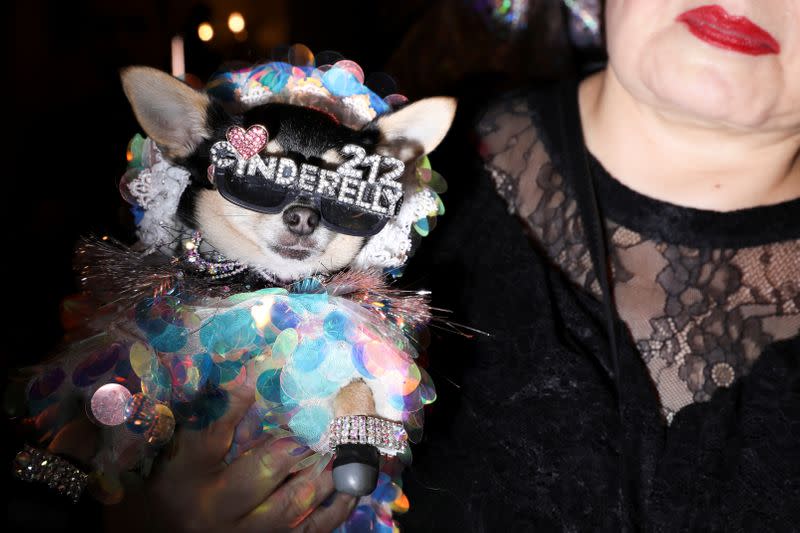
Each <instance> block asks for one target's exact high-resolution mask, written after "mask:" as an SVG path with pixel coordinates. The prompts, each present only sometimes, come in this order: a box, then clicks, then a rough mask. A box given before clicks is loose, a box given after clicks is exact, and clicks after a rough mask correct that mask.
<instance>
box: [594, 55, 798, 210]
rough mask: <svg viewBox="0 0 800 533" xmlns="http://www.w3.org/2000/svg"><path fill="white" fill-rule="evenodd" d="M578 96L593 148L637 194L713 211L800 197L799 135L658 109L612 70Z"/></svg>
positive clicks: (605, 165) (602, 161) (608, 168)
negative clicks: (716, 122)
mask: <svg viewBox="0 0 800 533" xmlns="http://www.w3.org/2000/svg"><path fill="white" fill-rule="evenodd" d="M578 94H579V104H580V114H581V122H582V124H583V130H584V135H585V138H586V145H587V147H588V148H589V151H590V152H591V153H592V154H593V155H594V156H595V157H596V158H597V159H598V160H599V161H600V162H601V163H602V164H603V166H604V167H605V168H606V170H608V172H609V173H610V174H611V175H612V176H614V177H615V178H616V179H617V180H619V181H620V182H622V183H623V184H625V185H626V186H628V187H630V188H631V189H634V190H635V191H637V192H640V193H642V194H644V195H646V196H650V197H652V198H656V199H658V200H662V201H665V202H669V203H673V204H677V205H682V206H687V207H694V208H698V209H708V210H713V211H732V210H736V209H745V208H748V207H755V206H759V205H772V204H776V203H780V202H784V201H788V200H792V199H795V198H798V197H800V132H786V131H768V132H757V131H744V130H737V129H735V128H733V127H725V126H714V125H709V124H704V123H699V122H695V121H692V120H690V119H688V118H687V117H681V116H677V115H675V114H671V113H670V112H668V111H664V110H659V109H655V108H653V107H652V106H650V105H647V104H644V103H642V102H640V101H638V100H636V99H635V98H634V97H633V96H632V95H631V94H630V93H628V92H627V91H626V90H625V89H624V88H623V87H622V86H621V85H620V83H619V82H618V80H617V79H616V76H614V74H613V72H612V70H611V69H606V70H605V71H602V72H600V73H597V74H595V75H593V76H591V77H589V78H587V79H586V80H584V81H583V82H582V83H581V86H580V88H579V93H578Z"/></svg>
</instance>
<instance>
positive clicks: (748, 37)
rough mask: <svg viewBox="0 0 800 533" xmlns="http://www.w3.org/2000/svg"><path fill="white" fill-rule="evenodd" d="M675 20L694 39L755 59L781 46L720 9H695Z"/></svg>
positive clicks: (754, 25) (745, 21) (760, 30)
mask: <svg viewBox="0 0 800 533" xmlns="http://www.w3.org/2000/svg"><path fill="white" fill-rule="evenodd" d="M676 20H677V21H678V22H685V23H686V25H687V26H688V27H689V31H691V32H692V33H693V34H694V35H695V37H697V38H699V39H702V40H703V41H705V42H707V43H709V44H711V45H714V46H717V47H719V48H725V49H726V50H733V51H735V52H741V53H743V54H750V55H754V56H760V55H764V54H778V53H780V51H781V45H780V44H779V43H778V41H776V40H775V38H774V37H773V36H772V35H770V34H769V33H768V32H767V31H766V30H764V29H763V28H760V27H759V26H757V25H756V24H754V23H753V22H751V21H750V20H749V19H748V18H747V17H734V16H732V15H729V14H728V12H727V11H725V10H724V9H723V8H722V7H720V6H702V7H698V8H696V9H692V10H689V11H687V12H685V13H683V14H681V15H679V16H678V18H677V19H676Z"/></svg>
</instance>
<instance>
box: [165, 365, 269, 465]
mask: <svg viewBox="0 0 800 533" xmlns="http://www.w3.org/2000/svg"><path fill="white" fill-rule="evenodd" d="M251 363H252V362H251ZM244 371H245V372H246V374H245V382H244V383H243V384H241V385H239V386H236V387H233V388H232V389H231V390H227V391H218V394H219V396H217V397H216V398H214V399H213V400H212V402H213V403H214V407H213V409H209V410H210V411H214V412H216V411H219V412H222V415H221V416H220V417H219V418H217V419H216V420H214V421H212V422H211V423H209V424H208V425H207V426H205V427H202V428H199V429H193V428H187V427H183V428H180V429H179V430H178V432H177V433H176V438H177V450H176V454H175V461H176V462H179V463H181V464H184V465H186V466H188V467H189V468H191V469H193V470H196V469H207V470H208V469H215V468H217V467H218V466H219V465H220V463H221V462H222V460H223V459H224V457H225V455H226V454H227V453H228V449H229V448H230V446H231V442H232V441H233V432H234V430H235V429H236V425H237V424H238V423H239V422H240V421H241V420H242V418H243V417H244V415H245V413H247V410H248V409H249V408H250V406H251V405H253V403H254V402H255V371H254V368H253V364H248V365H247V367H246V368H245V370H244Z"/></svg>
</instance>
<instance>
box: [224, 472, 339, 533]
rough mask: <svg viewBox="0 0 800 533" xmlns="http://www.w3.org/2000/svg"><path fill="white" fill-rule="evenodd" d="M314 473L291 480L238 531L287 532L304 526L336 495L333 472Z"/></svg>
mask: <svg viewBox="0 0 800 533" xmlns="http://www.w3.org/2000/svg"><path fill="white" fill-rule="evenodd" d="M313 470H314V469H313V468H309V469H307V470H304V471H302V472H300V473H299V474H297V475H295V476H294V477H292V478H290V479H289V480H287V481H286V482H285V483H284V484H283V485H281V487H280V488H279V489H278V490H276V491H275V492H274V493H273V494H271V495H270V496H269V497H267V498H266V499H265V500H264V501H263V502H262V503H261V504H260V505H258V506H257V507H256V508H255V509H253V511H252V512H250V513H249V514H248V515H247V516H245V517H244V518H242V519H241V520H240V521H239V524H238V527H237V531H242V532H244V533H250V532H252V533H256V532H262V531H286V530H290V529H292V528H293V527H295V526H298V525H299V524H301V523H302V521H303V520H304V519H306V518H307V517H308V516H310V515H311V514H312V513H313V511H314V509H315V508H316V507H317V506H318V505H319V504H320V503H322V502H323V501H325V499H326V498H328V497H329V496H330V495H331V494H333V491H334V488H333V477H332V475H331V471H330V470H328V469H326V470H324V471H323V472H322V473H316V472H314V471H313Z"/></svg>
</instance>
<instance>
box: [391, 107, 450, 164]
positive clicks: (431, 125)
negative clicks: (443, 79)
mask: <svg viewBox="0 0 800 533" xmlns="http://www.w3.org/2000/svg"><path fill="white" fill-rule="evenodd" d="M455 114H456V100H455V98H449V97H445V96H434V97H432V98H425V99H423V100H419V101H417V102H414V103H413V104H409V105H408V106H406V107H404V108H402V109H400V110H399V111H395V112H394V113H391V114H389V115H384V116H382V117H380V118H379V119H378V121H377V126H378V129H379V130H380V132H381V137H382V144H384V146H386V145H388V146H389V149H390V151H392V152H394V154H393V155H395V157H399V158H400V159H403V160H405V161H408V160H410V159H412V158H414V157H419V156H421V155H425V154H429V153H430V152H432V151H433V150H434V148H436V147H437V146H439V143H440V142H442V139H444V136H445V135H446V134H447V130H449V129H450V125H451V124H452V123H453V117H455ZM420 152H421V153H420Z"/></svg>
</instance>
